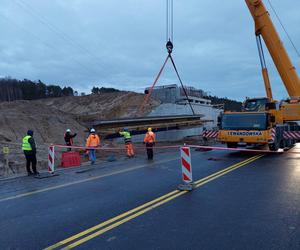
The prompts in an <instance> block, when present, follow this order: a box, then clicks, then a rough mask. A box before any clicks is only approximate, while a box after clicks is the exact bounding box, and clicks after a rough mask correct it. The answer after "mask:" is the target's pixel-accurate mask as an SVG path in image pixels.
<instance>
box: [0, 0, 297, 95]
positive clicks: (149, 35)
mask: <svg viewBox="0 0 300 250" xmlns="http://www.w3.org/2000/svg"><path fill="white" fill-rule="evenodd" d="M271 1H272V4H273V6H274V7H275V8H276V10H277V12H278V14H279V16H280V17H281V19H282V22H283V23H284V25H285V26H286V28H287V30H288V32H289V33H290V35H291V37H292V38H293V40H294V43H295V44H296V46H297V47H298V49H299V50H300V29H299V23H300V14H299V13H300V1H299V0H285V1H282V0H271ZM0 2H1V9H0V30H1V38H0V76H11V77H13V78H17V79H23V78H27V79H31V80H37V79H41V80H42V81H43V82H45V83H48V84H50V83H52V84H60V85H61V86H64V85H69V86H72V87H73V88H74V89H76V90H78V91H80V92H86V93H88V92H89V91H90V89H91V88H92V86H94V85H95V86H107V87H115V88H120V89H125V90H133V91H140V92H141V91H143V89H144V88H145V87H147V86H150V85H151V84H152V82H153V80H154V78H155V75H156V74H157V72H158V71H159V69H160V67H161V65H162V63H163V61H164V59H165V57H166V55H167V52H166V50H165V40H166V34H165V33H166V30H165V29H166V28H165V26H166V23H165V20H166V15H165V13H166V6H165V5H166V3H165V0H109V1H107V0H106V1H104V0H1V1H0ZM265 4H266V6H267V7H268V8H269V9H270V7H269V5H268V1H267V0H265ZM270 13H271V15H272V18H273V19H274V23H275V25H276V27H277V29H278V31H279V33H280V35H281V38H282V40H283V41H284V44H285V45H286V48H287V50H288V52H289V54H290V56H291V57H292V60H293V63H294V65H295V66H296V68H300V59H299V57H297V54H296V52H295V51H294V50H293V48H292V46H291V45H290V43H289V42H288V40H287V37H286V35H285V34H284V33H283V30H282V29H281V27H280V26H279V23H278V21H277V20H276V19H275V17H274V13H273V12H272V11H271V9H270ZM174 47H175V48H174V52H173V56H174V59H175V62H176V64H177V67H178V70H179V73H180V74H181V77H182V79H183V81H184V83H185V84H186V85H191V86H194V87H196V88H201V89H204V90H205V91H208V92H209V93H211V94H213V95H218V96H222V97H224V96H226V97H228V98H234V99H238V100H242V99H244V97H245V96H251V97H255V96H265V92H264V86H263V82H262V77H261V74H260V64H259V58H258V53H257V48H256V43H255V36H254V27H253V20H252V17H251V16H250V13H249V11H248V9H247V6H246V4H245V2H244V0H226V1H224V0H188V1H184V0H174ZM266 54H267V64H268V66H269V70H270V77H271V84H272V87H273V92H274V95H275V97H276V98H278V99H281V98H285V97H286V96H287V93H286V91H285V89H284V87H283V85H282V83H281V80H280V78H279V76H278V73H277V71H276V70H275V68H274V65H273V63H272V61H271V60H270V57H269V55H268V53H266ZM298 72H299V70H298ZM170 83H178V81H177V79H176V76H175V73H174V72H173V70H172V68H171V67H170V65H169V66H168V67H167V69H166V71H165V72H164V74H163V76H162V78H161V80H160V81H159V83H158V85H162V84H170Z"/></svg>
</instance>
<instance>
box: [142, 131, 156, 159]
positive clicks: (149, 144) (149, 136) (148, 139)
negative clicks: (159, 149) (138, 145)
mask: <svg viewBox="0 0 300 250" xmlns="http://www.w3.org/2000/svg"><path fill="white" fill-rule="evenodd" d="M145 143H146V150H147V156H148V160H153V146H155V134H154V133H153V132H152V128H148V132H147V133H146V135H145V138H144V144H145Z"/></svg>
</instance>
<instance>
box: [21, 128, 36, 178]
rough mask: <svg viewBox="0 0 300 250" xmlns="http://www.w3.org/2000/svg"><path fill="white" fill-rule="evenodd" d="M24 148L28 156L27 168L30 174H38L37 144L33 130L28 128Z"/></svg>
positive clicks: (26, 156) (23, 143)
mask: <svg viewBox="0 0 300 250" xmlns="http://www.w3.org/2000/svg"><path fill="white" fill-rule="evenodd" d="M22 150H23V152H24V155H25V158H26V170H27V174H28V176H30V175H38V174H39V172H38V171H37V170H36V162H37V160H36V145H35V141H34V138H33V131H32V130H28V131H27V135H26V136H25V137H24V138H23V142H22ZM30 165H31V167H32V171H31V169H30Z"/></svg>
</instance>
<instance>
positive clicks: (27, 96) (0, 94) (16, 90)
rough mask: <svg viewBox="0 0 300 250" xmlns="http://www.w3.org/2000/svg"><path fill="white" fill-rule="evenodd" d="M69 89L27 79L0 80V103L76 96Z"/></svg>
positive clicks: (74, 92)
mask: <svg viewBox="0 0 300 250" xmlns="http://www.w3.org/2000/svg"><path fill="white" fill-rule="evenodd" d="M76 93H77V92H76V91H74V90H73V89H72V88H71V87H63V88H61V87H60V86H58V85H46V84H45V83H43V82H41V81H40V80H38V81H36V82H34V81H31V80H28V79H24V80H17V79H11V78H2V79H0V101H1V102H3V101H8V102H10V101H15V100H36V99H42V98H49V97H62V96H74V94H75V95H76Z"/></svg>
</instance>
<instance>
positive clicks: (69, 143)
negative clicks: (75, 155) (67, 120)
mask: <svg viewBox="0 0 300 250" xmlns="http://www.w3.org/2000/svg"><path fill="white" fill-rule="evenodd" d="M76 135H77V134H76V133H75V134H71V129H69V128H68V129H67V130H66V133H65V135H64V139H65V142H66V145H67V146H73V144H74V142H73V138H74V137H75V136H76ZM67 150H68V151H71V150H72V149H71V148H68V149H67Z"/></svg>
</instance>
